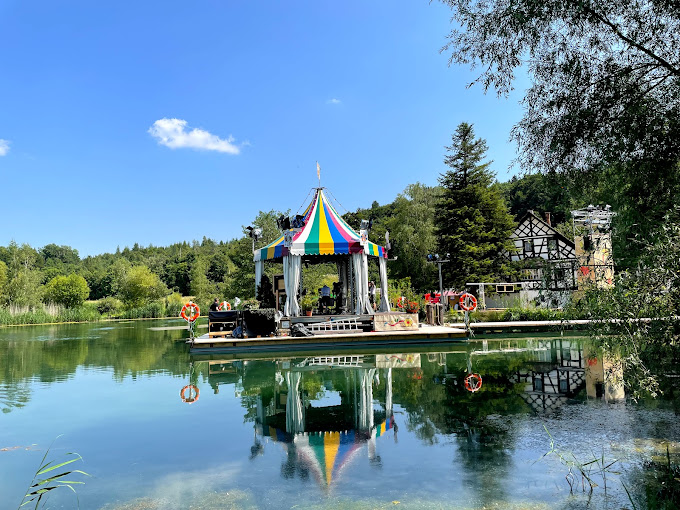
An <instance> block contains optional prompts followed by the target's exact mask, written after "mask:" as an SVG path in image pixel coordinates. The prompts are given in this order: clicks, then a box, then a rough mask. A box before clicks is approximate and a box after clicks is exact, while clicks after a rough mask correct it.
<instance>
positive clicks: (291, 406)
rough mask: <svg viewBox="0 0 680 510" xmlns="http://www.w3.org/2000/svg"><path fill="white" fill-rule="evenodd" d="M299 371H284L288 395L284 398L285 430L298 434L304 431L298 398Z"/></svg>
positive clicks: (300, 375)
mask: <svg viewBox="0 0 680 510" xmlns="http://www.w3.org/2000/svg"><path fill="white" fill-rule="evenodd" d="M301 379H302V374H301V373H300V372H286V384H287V385H288V397H287V398H286V432H288V433H289V434H298V433H300V432H304V430H305V422H304V413H303V406H302V399H301V398H300V380H301Z"/></svg>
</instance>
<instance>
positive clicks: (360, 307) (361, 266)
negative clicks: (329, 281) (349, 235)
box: [352, 253, 374, 315]
mask: <svg viewBox="0 0 680 510" xmlns="http://www.w3.org/2000/svg"><path fill="white" fill-rule="evenodd" d="M352 266H353V270H354V286H355V287H354V288H355V292H354V294H355V296H356V303H355V304H354V313H356V314H362V313H367V314H369V315H373V313H374V312H373V307H372V306H371V302H370V300H369V299H368V257H367V256H366V254H365V253H353V254H352Z"/></svg>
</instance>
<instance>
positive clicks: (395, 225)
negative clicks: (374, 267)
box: [385, 182, 439, 291]
mask: <svg viewBox="0 0 680 510" xmlns="http://www.w3.org/2000/svg"><path fill="white" fill-rule="evenodd" d="M438 196H439V188H436V187H430V186H426V185H424V184H421V183H418V182H417V183H415V184H409V185H408V186H407V187H406V189H405V190H404V191H403V192H402V193H400V194H399V195H398V196H397V198H396V199H395V201H394V202H393V203H392V215H391V216H390V217H389V218H388V219H387V220H386V221H385V225H386V226H387V229H388V230H389V232H390V239H391V243H392V250H391V252H390V256H391V257H392V258H394V257H396V259H397V260H395V261H393V262H390V263H389V267H390V274H391V276H392V278H394V279H402V278H407V277H410V279H411V280H410V281H411V284H412V285H413V287H414V288H416V289H418V290H423V291H424V290H426V289H432V288H438V287H439V284H438V276H437V268H436V267H435V266H434V265H432V264H428V263H427V259H426V256H427V254H428V253H433V252H434V251H435V250H436V247H437V237H436V235H435V225H434V217H435V211H436V207H437V199H438Z"/></svg>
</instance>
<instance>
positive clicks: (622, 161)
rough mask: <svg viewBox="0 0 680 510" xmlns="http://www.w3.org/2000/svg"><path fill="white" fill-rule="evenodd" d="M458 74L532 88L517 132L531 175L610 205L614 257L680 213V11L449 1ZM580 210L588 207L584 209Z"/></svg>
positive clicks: (635, 1)
mask: <svg viewBox="0 0 680 510" xmlns="http://www.w3.org/2000/svg"><path fill="white" fill-rule="evenodd" d="M445 3H446V4H448V5H449V6H450V7H451V9H452V11H453V21H454V22H455V23H456V24H457V25H458V27H457V28H455V29H454V30H453V31H452V32H451V33H450V35H449V42H448V44H447V45H446V46H445V49H444V50H445V51H449V52H450V55H451V57H450V62H451V63H459V64H465V65H470V66H471V67H473V68H475V67H479V68H480V69H481V71H480V73H479V75H478V77H477V79H476V82H478V83H481V85H482V86H483V87H484V89H485V90H488V89H495V90H496V91H497V92H498V93H499V94H507V93H508V92H509V90H511V89H512V87H513V83H514V80H515V75H516V72H517V71H518V70H519V69H520V68H521V69H523V70H526V71H528V73H529V75H530V79H531V82H532V85H531V87H530V88H529V89H528V90H527V92H526V93H525V96H524V100H523V106H524V109H525V114H524V117H523V119H522V120H521V121H520V122H519V124H518V125H516V126H515V128H514V130H513V135H512V136H513V138H514V139H515V140H516V141H517V142H518V145H519V151H518V153H519V155H520V156H519V160H520V163H521V164H522V167H523V168H524V169H525V170H526V171H529V172H531V171H535V170H541V171H543V172H553V171H556V172H561V173H578V174H579V175H578V176H577V177H576V179H577V180H576V182H577V185H578V187H581V186H583V185H584V184H586V185H590V187H591V188H592V187H595V188H597V190H596V191H597V194H596V196H598V197H599V198H600V201H601V203H608V204H611V205H612V208H613V209H614V210H615V211H619V212H620V214H619V216H618V217H617V218H616V219H615V227H616V232H615V252H616V251H617V248H619V250H618V252H619V254H623V255H624V258H623V260H621V261H620V262H622V263H623V264H624V265H625V266H626V267H634V266H635V265H636V264H637V255H636V254H635V253H628V250H624V251H622V250H621V249H622V248H624V247H626V246H627V245H629V244H630V242H631V240H633V239H635V238H640V239H646V240H649V239H651V237H652V236H653V234H654V232H655V231H656V228H657V227H658V225H659V224H660V222H661V221H662V219H663V217H664V215H665V214H666V213H667V212H669V211H670V210H672V209H673V207H675V206H677V205H678V203H679V201H680V198H679V197H680V167H679V162H680V5H679V4H678V2H677V1H675V0H631V1H626V2H621V1H618V0H601V1H598V2H594V1H592V0H586V1H576V2H561V1H556V0H491V1H482V0H445ZM581 206H582V205H581Z"/></svg>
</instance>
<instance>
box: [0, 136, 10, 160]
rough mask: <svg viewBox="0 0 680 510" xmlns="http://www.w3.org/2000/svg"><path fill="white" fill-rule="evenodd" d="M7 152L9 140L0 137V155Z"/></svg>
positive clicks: (4, 154)
mask: <svg viewBox="0 0 680 510" xmlns="http://www.w3.org/2000/svg"><path fill="white" fill-rule="evenodd" d="M8 152H9V140H3V139H2V138H0V156H6V155H7V153H8Z"/></svg>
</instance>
